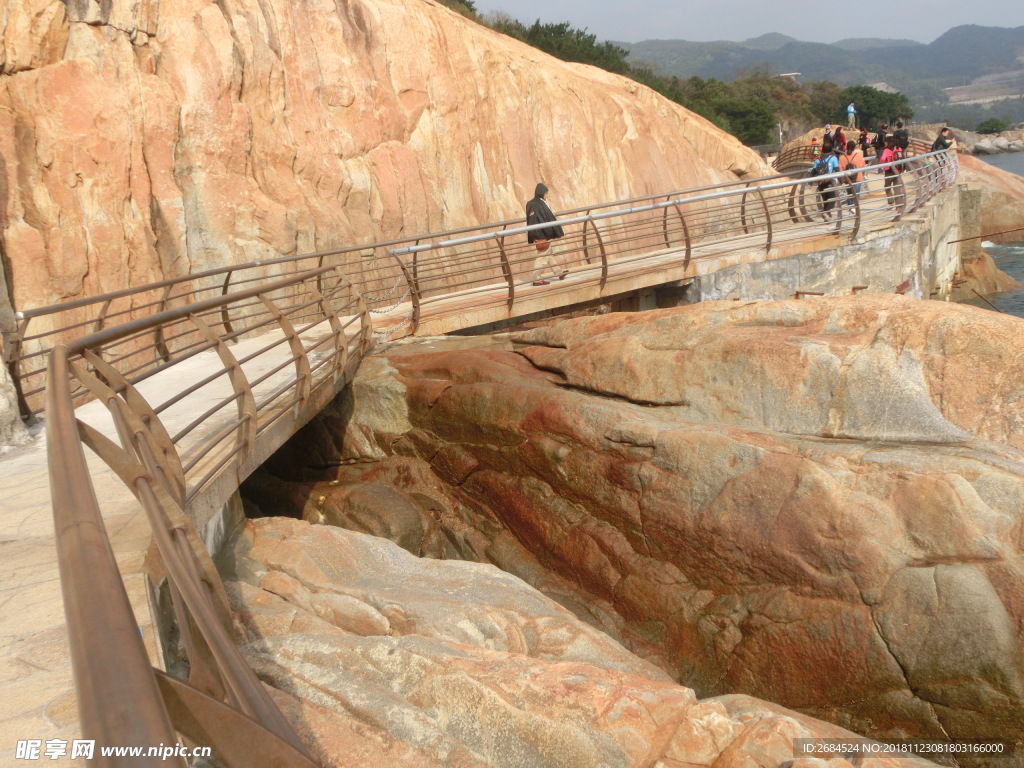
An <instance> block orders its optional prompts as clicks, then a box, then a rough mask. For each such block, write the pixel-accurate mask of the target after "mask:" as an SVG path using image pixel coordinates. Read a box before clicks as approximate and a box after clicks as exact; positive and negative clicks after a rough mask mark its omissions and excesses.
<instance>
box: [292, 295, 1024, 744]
mask: <svg viewBox="0 0 1024 768" xmlns="http://www.w3.org/2000/svg"><path fill="white" fill-rule="evenodd" d="M1021 328H1022V325H1021V321H1020V320H1019V319H1016V318H1011V317H1007V316H1002V315H998V314H995V313H991V312H986V311H984V310H980V309H977V308H973V307H964V306H957V305H949V304H946V303H942V302H928V301H916V300H912V299H906V298H903V297H898V296H866V297H848V298H845V299H843V298H837V299H821V300H817V299H816V300H804V301H790V302H777V303H767V302H765V303H748V304H740V303H734V302H728V303H726V302H722V303H717V304H701V305H695V306H692V307H686V308H679V309H673V310H658V311H652V312H646V313H638V314H633V315H628V314H619V315H605V316H598V317H591V318H579V319H574V320H568V321H564V322H560V323H557V324H555V325H552V326H550V327H547V328H542V329H538V330H534V331H531V332H529V333H526V334H523V335H521V336H520V337H518V341H519V342H520V343H522V344H528V345H529V346H526V347H525V348H522V349H521V350H520V354H514V353H511V352H503V351H480V350H476V351H450V352H435V353H417V351H416V350H415V348H414V347H405V348H396V349H394V350H393V351H389V352H388V355H387V361H386V364H385V363H384V362H377V363H375V364H373V365H371V368H370V370H368V371H367V374H368V375H369V376H370V380H371V381H373V382H375V385H374V387H375V388H376V389H380V390H381V391H382V392H385V393H388V394H387V397H388V398H390V397H391V396H392V395H393V394H395V393H399V392H402V391H403V390H404V392H405V396H406V402H407V404H408V405H407V407H406V408H405V409H404V410H403V409H392V417H391V419H390V421H387V420H383V419H381V418H380V416H379V410H376V409H374V407H373V406H372V405H370V404H368V403H366V402H363V403H362V404H361V400H364V401H365V400H367V399H369V400H372V390H371V389H369V388H367V389H359V388H358V387H357V389H356V390H355V405H354V407H353V409H351V410H347V411H345V418H344V420H342V419H340V418H339V419H338V420H337V421H336V422H335V423H339V424H340V423H343V421H344V422H347V423H348V425H349V429H348V431H347V433H346V437H345V438H344V439H341V438H339V437H338V435H334V436H333V438H332V436H327V437H320V438H318V440H319V442H315V443H309V442H308V440H309V439H310V436H312V435H313V434H314V433H315V431H316V430H315V428H311V429H310V430H308V431H307V432H306V433H305V434H304V436H303V438H302V439H304V440H306V441H307V442H306V443H305V445H306V447H307V449H308V450H309V455H310V456H314V455H315V457H316V458H315V459H314V460H312V461H311V463H316V464H320V465H329V464H331V462H332V461H333V462H336V461H337V460H339V459H344V458H355V457H360V456H361V457H369V458H379V457H381V456H385V455H387V454H391V453H399V454H403V455H404V456H406V457H410V458H415V459H416V460H418V461H420V462H423V463H429V464H430V466H431V467H432V469H433V470H434V473H435V475H436V477H438V478H442V479H444V480H445V481H446V483H447V488H448V491H447V493H448V496H449V497H450V499H448V500H446V499H445V498H444V493H440V492H438V490H437V489H436V488H435V487H431V484H430V483H429V482H426V481H422V480H420V481H417V480H416V479H415V472H414V471H404V474H402V477H404V480H400V481H399V482H397V483H395V485H396V486H397V487H398V488H399V489H400V490H401V491H402V492H403V493H404V494H406V497H407V502H408V504H409V505H411V506H416V505H419V506H420V507H421V518H422V520H423V521H428V522H419V523H416V525H417V526H418V528H417V530H421V531H425V532H426V533H423V534H421V535H420V538H419V539H418V540H417V541H418V542H420V543H419V544H418V546H421V547H422V546H423V545H422V542H423V541H425V540H427V539H429V537H430V535H431V534H430V532H429V530H428V529H429V521H430V520H435V521H436V520H441V521H442V527H447V530H448V531H449V538H450V539H453V540H458V541H459V542H460V543H459V544H458V545H453V547H454V548H457V549H461V550H464V551H467V552H470V553H471V554H470V555H469V557H471V558H472V559H480V560H489V561H490V562H494V563H497V564H500V565H501V566H502V567H503V568H507V569H509V570H511V571H512V572H514V573H517V574H519V575H521V576H522V577H523V578H524V579H527V580H528V581H530V582H531V583H533V584H535V585H536V586H538V588H540V589H542V590H544V591H546V592H548V593H549V594H551V595H552V596H554V597H556V599H559V600H562V601H563V604H565V605H568V606H571V607H574V606H578V605H585V606H587V607H586V609H585V610H582V611H579V610H578V611H577V613H578V614H579V615H581V616H584V617H585V618H586V619H587V620H588V621H591V622H592V623H594V624H595V625H597V626H601V627H602V628H605V629H608V631H610V632H612V634H613V635H616V636H617V637H619V638H620V639H621V640H622V641H623V642H625V643H626V644H627V646H628V647H630V648H632V649H633V650H634V651H636V652H637V653H639V654H640V655H641V656H644V657H645V658H647V659H650V660H652V661H654V662H655V663H657V664H658V665H659V666H660V667H662V668H663V669H665V670H667V671H669V672H670V673H671V674H672V676H673V677H674V678H675V679H676V680H679V681H681V682H684V683H685V684H687V685H692V686H693V687H694V688H695V689H696V690H697V692H698V694H700V695H717V694H722V693H729V692H740V691H741V692H745V693H748V694H751V695H754V696H757V697H759V698H763V699H768V700H771V701H775V702H778V703H780V704H783V705H785V706H789V707H792V708H796V709H799V710H801V711H804V712H807V713H809V714H813V715H814V716H816V717H822V718H824V719H827V720H831V721H833V722H837V723H839V724H842V725H844V726H846V727H850V728H852V729H854V730H857V731H862V732H869V733H872V734H876V735H877V734H887V735H898V734H904V735H914V736H929V737H941V736H942V734H943V733H948V734H950V735H952V736H953V737H955V738H962V739H968V738H986V737H989V738H997V737H1011V736H1012V737H1013V738H1016V739H1022V738H1024V720H1022V718H1021V714H1020V713H1021V712H1022V711H1024V652H1022V648H1024V642H1022V641H1024V555H1022V550H1024V545H1022V538H1021V536H1022V531H1024V518H1022V510H1024V410H1022V408H1024V388H1022V387H1024V384H1022V382H1024V369H1022V367H1021V366H1022V361H1024V335H1022V334H1021ZM382 366H383V367H384V368H385V369H387V370H390V374H387V370H382ZM388 366H390V368H388ZM388 375H390V378H391V382H390V384H384V380H385V379H386V378H387V376H388ZM389 402H390V401H389ZM325 418H326V417H325ZM328 421H329V419H328V420H327V421H325V422H323V423H325V424H326V423H328ZM405 425H408V427H407V426H405ZM407 460H409V459H401V461H407ZM394 461H399V459H389V460H388V461H387V462H385V466H386V465H389V464H390V462H394ZM352 471H355V470H352ZM359 471H360V472H361V473H363V474H362V475H361V476H360V481H361V482H371V481H372V482H378V481H379V480H380V478H381V477H382V473H391V474H392V475H394V476H395V477H398V476H399V474H400V473H399V472H397V470H396V469H394V468H392V469H381V470H376V472H377V474H376V475H371V474H367V473H368V472H369V470H367V469H365V468H363V469H361V470H359ZM307 479H308V478H307ZM417 493H420V494H421V495H425V496H427V497H430V498H432V499H434V501H433V502H428V503H423V502H422V499H421V500H420V501H417V500H416V499H417V497H416V494H417ZM325 497H326V495H325ZM338 503H339V504H340V503H341V501H339V502H338ZM474 505H477V506H479V507H483V508H484V509H485V512H484V513H480V514H478V516H477V520H478V521H477V522H473V507H474ZM329 506H330V503H325V504H324V508H325V509H326V508H327V507H329ZM432 509H435V510H436V509H442V510H447V511H442V512H431V511H430V510H432ZM382 511H383V507H382ZM318 514H319V513H318ZM384 514H386V513H384ZM409 517H410V519H412V518H413V515H412V514H411V513H410V515H409ZM446 517H447V518H449V519H452V520H457V521H461V522H460V523H459V524H447V523H445V522H444V520H445V518H446ZM312 519H315V518H312ZM493 520H498V521H500V523H501V530H497V529H496V527H495V525H494V523H493ZM467 521H468V522H467ZM460 525H461V527H460ZM510 539H511V540H512V541H510ZM544 569H547V571H548V572H549V573H551V574H554V577H551V578H549V577H541V576H538V575H537V572H538V571H542V570H544ZM567 592H572V593H574V595H573V597H572V598H571V599H569V600H564V599H563V598H562V597H561V595H564V594H565V593H567ZM574 610H576V608H575V607H574Z"/></svg>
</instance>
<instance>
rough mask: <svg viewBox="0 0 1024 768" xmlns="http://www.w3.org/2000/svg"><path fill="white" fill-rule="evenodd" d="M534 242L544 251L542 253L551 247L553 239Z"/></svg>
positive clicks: (538, 248)
mask: <svg viewBox="0 0 1024 768" xmlns="http://www.w3.org/2000/svg"><path fill="white" fill-rule="evenodd" d="M533 244H534V245H536V246H537V250H538V251H540V252H542V253H543V252H544V251H546V250H547V249H548V248H550V247H551V241H550V240H534V241H533Z"/></svg>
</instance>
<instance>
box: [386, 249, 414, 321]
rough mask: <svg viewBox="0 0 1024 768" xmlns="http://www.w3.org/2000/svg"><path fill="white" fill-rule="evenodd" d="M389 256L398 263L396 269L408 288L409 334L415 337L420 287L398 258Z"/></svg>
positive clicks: (395, 255) (394, 255)
mask: <svg viewBox="0 0 1024 768" xmlns="http://www.w3.org/2000/svg"><path fill="white" fill-rule="evenodd" d="M391 255H392V256H393V257H394V259H395V261H396V262H398V268H399V269H400V270H402V274H403V275H404V276H405V283H406V285H408V286H409V298H410V299H411V300H412V329H411V330H410V331H409V333H410V334H411V335H415V334H416V329H417V328H419V327H420V286H419V283H418V282H417V281H416V280H415V278H413V276H412V274H410V272H409V268H408V267H407V266H405V263H404V262H403V261H402V260H401V259H400V258H398V254H397V253H393V254H391Z"/></svg>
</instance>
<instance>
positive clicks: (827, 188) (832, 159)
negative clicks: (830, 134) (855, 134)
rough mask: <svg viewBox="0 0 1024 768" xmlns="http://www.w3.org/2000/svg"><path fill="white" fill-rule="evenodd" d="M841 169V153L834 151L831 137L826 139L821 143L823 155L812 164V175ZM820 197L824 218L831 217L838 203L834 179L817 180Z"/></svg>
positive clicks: (820, 174) (823, 174) (822, 174)
mask: <svg viewBox="0 0 1024 768" xmlns="http://www.w3.org/2000/svg"><path fill="white" fill-rule="evenodd" d="M838 170H839V155H838V154H837V153H836V152H834V151H833V147H832V141H831V139H825V141H824V143H823V144H822V145H821V157H819V158H818V159H817V160H815V161H814V165H812V166H811V171H810V175H811V176H825V175H826V174H830V173H835V172H836V171H838ZM817 187H818V197H819V198H820V200H821V210H822V218H824V219H831V218H832V209H833V208H835V205H836V189H835V183H834V179H823V180H822V181H819V182H817Z"/></svg>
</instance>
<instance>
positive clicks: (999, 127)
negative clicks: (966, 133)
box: [974, 117, 1010, 133]
mask: <svg viewBox="0 0 1024 768" xmlns="http://www.w3.org/2000/svg"><path fill="white" fill-rule="evenodd" d="M1009 127H1010V124H1009V123H1008V122H1006V121H1005V120H1000V119H999V118H998V117H990V118H989V119H988V120H982V121H981V122H980V123H978V127H977V128H975V129H974V130H976V131H977V132H978V133H1002V132H1003V131H1005V130H1008V129H1009Z"/></svg>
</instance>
